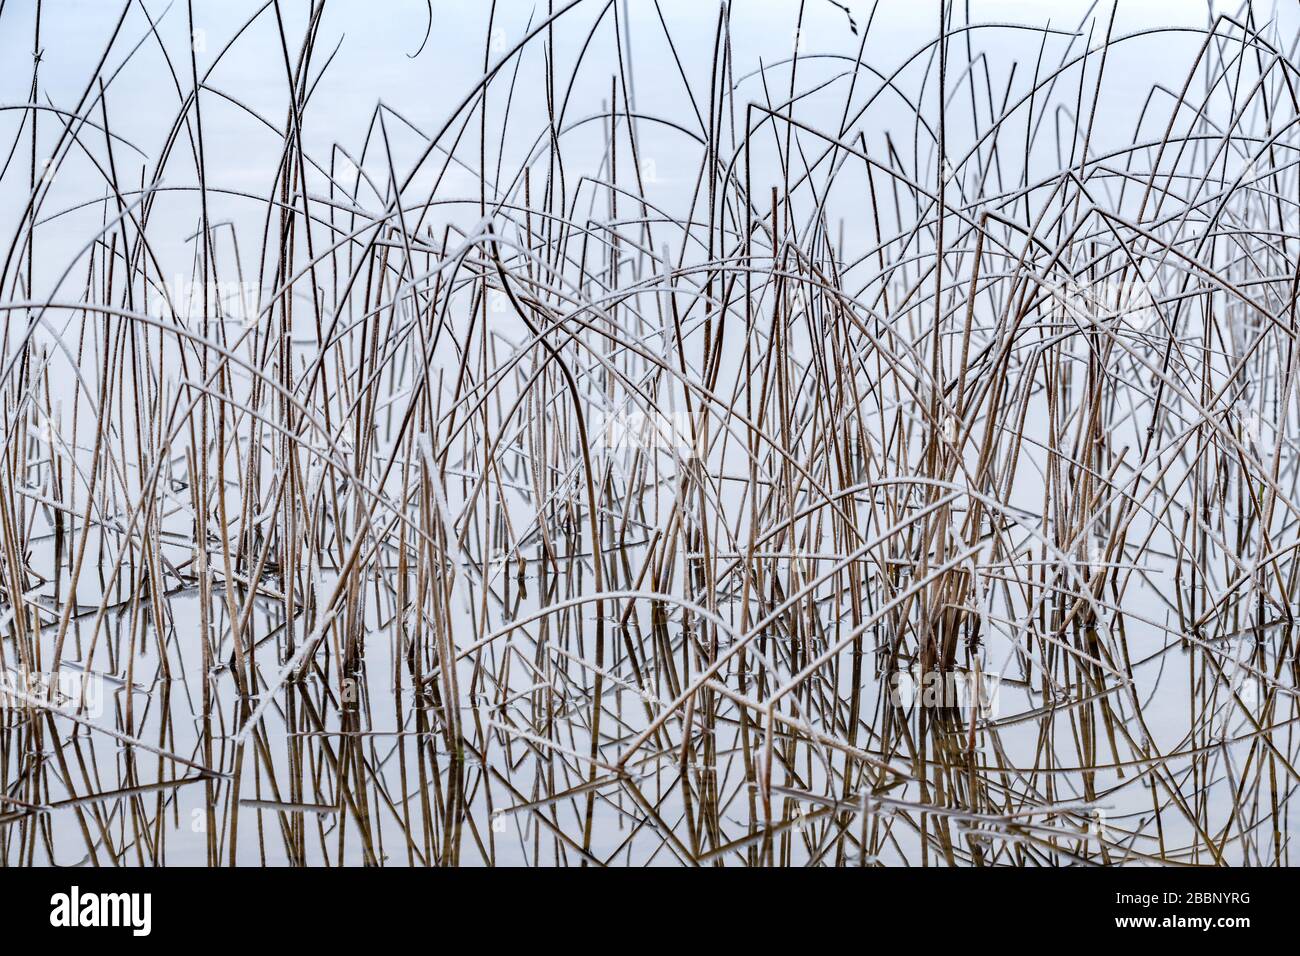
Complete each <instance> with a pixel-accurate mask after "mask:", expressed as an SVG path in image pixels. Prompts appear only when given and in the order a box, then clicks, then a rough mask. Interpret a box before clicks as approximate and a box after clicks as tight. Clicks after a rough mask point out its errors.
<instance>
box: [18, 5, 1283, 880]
mask: <svg viewBox="0 0 1300 956" xmlns="http://www.w3.org/2000/svg"><path fill="white" fill-rule="evenodd" d="M499 6H500V7H501V9H499V10H498V11H497V12H496V14H495V15H490V13H489V5H484V6H483V7H482V8H481V9H480V7H479V5H476V4H464V3H449V2H434V3H433V4H431V5H428V6H427V7H426V5H425V4H421V3H411V4H394V5H393V6H392V8H391V10H389V9H388V8H386V13H387V14H391V15H387V16H377V15H375V14H374V13H373V11H371V10H370V8H369V5H365V4H360V3H355V4H352V3H342V2H341V3H332V2H331V3H326V4H324V5H323V7H315V8H310V9H309V8H307V7H305V6H304V7H297V6H295V8H294V9H292V10H290V9H288V8H287V5H286V8H285V9H284V10H282V11H280V16H277V13H276V10H275V8H273V7H267V8H263V7H259V6H258V5H256V4H238V3H233V4H232V3H222V4H218V3H195V4H194V13H193V20H192V21H191V20H190V19H188V16H189V14H188V13H187V11H185V10H183V9H181V7H180V6H179V5H177V6H176V7H174V8H165V9H164V8H162V7H160V8H158V9H157V10H154V9H153V8H152V7H150V8H148V13H149V16H148V17H147V16H146V8H145V7H142V6H140V5H139V4H129V5H125V6H123V7H118V8H116V9H114V8H113V7H112V6H111V5H105V4H94V5H68V6H62V7H53V8H51V5H48V4H47V5H46V7H45V12H44V13H43V14H42V18H41V20H40V22H39V23H38V22H37V21H36V19H35V16H36V14H35V10H34V9H30V10H29V9H26V8H25V7H23V8H19V7H20V5H14V4H10V5H8V6H7V7H5V8H3V10H0V52H2V53H3V54H5V55H4V57H3V58H2V59H0V62H3V63H4V64H5V66H3V67H0V80H2V81H3V83H4V93H3V98H4V102H5V103H7V104H10V106H8V107H7V108H5V109H4V110H0V133H3V134H4V135H3V137H0V139H3V140H4V141H7V142H10V143H11V144H12V146H13V148H12V150H10V151H9V154H8V155H9V159H8V160H7V162H6V164H5V165H4V166H3V167H2V168H0V225H3V226H4V227H5V229H4V235H5V237H6V238H7V239H8V240H9V243H8V250H9V251H8V255H7V258H6V259H5V264H4V266H3V269H4V271H3V273H0V308H2V309H3V316H4V331H3V336H4V340H3V341H4V348H3V363H4V364H3V379H2V381H0V400H3V403H4V445H3V448H4V452H5V454H4V459H3V464H0V503H2V506H0V615H2V627H0V631H2V640H0V672H2V674H3V678H4V683H3V685H0V783H2V784H3V789H2V790H0V860H2V861H3V862H4V863H5V864H6V865H9V866H50V865H55V866H81V865H85V866H92V865H94V866H106V865H128V866H154V865H210V866H218V865H220V866H227V865H243V866H253V865H269V866H322V865H327V864H328V865H340V864H342V865H357V866H362V865H386V866H403V865H418V866H432V865H443V866H451V865H462V866H485V865H528V866H576V865H590V866H604V865H611V866H646V865H654V866H698V865H728V866H731V865H741V866H744V865H748V866H774V865H821V866H893V865H913V866H915V865H930V866H945V867H956V866H1091V865H1114V866H1118V865H1129V866H1141V865H1155V864H1196V865H1242V864H1248V865H1288V864H1289V863H1290V862H1291V857H1290V850H1289V839H1290V836H1291V835H1292V834H1293V832H1294V828H1295V825H1294V824H1293V823H1292V822H1291V817H1290V814H1289V809H1290V801H1291V799H1292V796H1293V794H1294V793H1295V790H1296V785H1297V781H1298V780H1300V777H1298V776H1297V773H1296V769H1295V763H1296V757H1297V749H1298V748H1297V741H1296V739H1295V726H1296V723H1295V722H1296V718H1297V711H1296V706H1297V704H1296V702H1297V682H1298V680H1300V671H1298V669H1297V664H1296V659H1295V650H1296V645H1295V641H1296V634H1295V630H1294V626H1293V608H1294V607H1295V604H1296V602H1295V598H1294V594H1295V590H1296V580H1297V571H1298V569H1300V565H1297V563H1296V547H1295V545H1296V541H1297V526H1298V522H1300V507H1297V503H1298V499H1297V496H1296V493H1295V492H1296V480H1297V474H1298V472H1297V467H1296V466H1297V448H1296V445H1295V434H1296V424H1297V415H1298V414H1300V403H1298V402H1297V395H1296V394H1295V390H1296V388H1297V382H1296V379H1297V376H1296V353H1295V350H1296V344H1295V343H1296V335H1295V328H1296V324H1295V296H1294V290H1295V285H1294V279H1295V275H1296V274H1297V266H1296V261H1295V256H1296V249H1297V248H1300V244H1298V243H1297V239H1300V234H1298V233H1297V211H1296V207H1295V205H1294V202H1293V201H1291V200H1290V199H1288V198H1287V197H1292V196H1294V195H1295V192H1296V188H1297V183H1298V181H1300V179H1298V177H1297V166H1296V162H1295V156H1296V146H1297V138H1296V132H1295V130H1296V128H1297V127H1296V123H1297V116H1296V113H1297V111H1300V107H1297V106H1296V103H1295V100H1294V98H1293V97H1291V96H1290V95H1289V92H1288V91H1289V89H1290V88H1291V85H1293V83H1294V79H1295V77H1294V74H1295V72H1296V69H1297V67H1296V55H1295V47H1296V36H1297V32H1296V23H1295V15H1294V11H1287V10H1278V11H1275V16H1274V17H1273V18H1272V19H1271V20H1270V19H1269V18H1267V17H1265V18H1263V19H1262V20H1261V19H1256V20H1251V21H1249V22H1246V21H1243V20H1241V19H1239V18H1237V17H1235V16H1231V17H1219V18H1217V19H1207V18H1206V17H1205V16H1204V13H1203V11H1200V10H1197V11H1189V10H1188V9H1187V8H1186V7H1185V5H1181V4H1172V3H1171V4H1166V5H1161V4H1149V5H1148V4H1144V5H1142V6H1141V8H1140V9H1132V8H1126V9H1125V10H1124V11H1121V12H1120V13H1118V14H1117V15H1116V19H1115V20H1114V21H1113V22H1112V21H1111V19H1110V12H1109V11H1105V12H1102V13H1099V12H1097V11H1095V10H1092V11H1090V10H1089V8H1088V7H1086V5H1079V6H1078V8H1077V9H1074V8H1072V7H1070V5H1065V6H1064V7H1062V8H1061V9H1060V10H1059V11H1057V10H1056V9H1055V8H1054V10H1053V15H1052V20H1051V23H1050V25H1049V24H1048V23H1047V19H1046V16H1045V15H1042V16H1040V15H1039V13H1038V12H1037V11H1035V10H1033V9H1031V8H1028V7H1025V6H1024V5H1019V4H988V5H985V6H980V5H977V4H976V5H972V7H971V10H970V11H969V20H968V19H967V16H968V14H967V12H966V11H965V10H964V9H963V10H956V11H954V12H952V13H951V15H950V17H949V19H948V20H947V21H945V22H944V23H943V24H942V25H941V24H940V22H939V20H938V15H937V12H936V11H919V10H910V9H905V8H904V7H903V6H901V5H892V4H884V5H881V7H880V8H879V9H877V8H876V7H875V6H874V5H873V4H870V3H862V2H850V3H848V4H839V3H831V2H829V0H819V2H816V3H814V2H812V0H809V2H808V3H806V4H800V3H797V2H790V3H784V2H776V0H773V2H770V3H768V2H764V3H755V4H752V5H749V4H746V5H733V6H732V7H731V8H730V9H728V8H727V7H724V6H721V5H718V6H711V5H707V4H698V3H678V2H671V3H670V2H662V3H649V2H646V3H641V2H634V3H628V2H623V0H619V2H613V3H604V2H595V0H578V2H573V3H567V4H555V5H551V6H549V7H548V6H546V5H538V6H537V7H533V6H531V5H522V4H520V5H516V4H502V5H499ZM312 11H314V12H312ZM1258 16H1259V14H1258V11H1257V12H1256V17H1258ZM150 17H152V18H153V22H151V20H150ZM426 34H427V35H426ZM33 48H38V49H40V50H41V51H42V53H41V56H40V57H39V58H36V57H33V56H32V52H31V51H32V49H33ZM1170 90H1173V91H1178V90H1186V91H1187V92H1186V93H1184V94H1183V101H1182V102H1177V101H1176V100H1175V98H1174V95H1171V94H1170V93H1169V91H1170ZM33 91H34V92H33ZM196 91H197V93H196Z"/></svg>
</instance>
